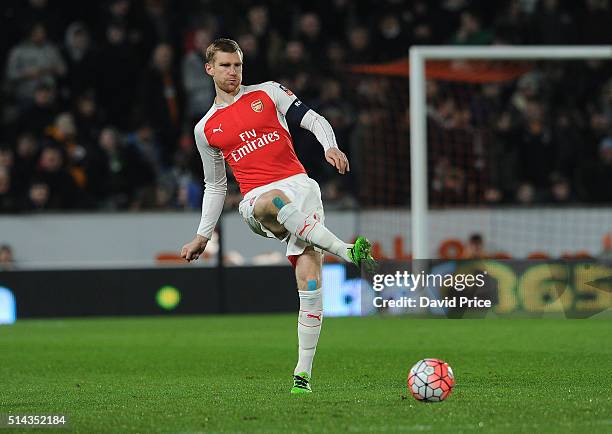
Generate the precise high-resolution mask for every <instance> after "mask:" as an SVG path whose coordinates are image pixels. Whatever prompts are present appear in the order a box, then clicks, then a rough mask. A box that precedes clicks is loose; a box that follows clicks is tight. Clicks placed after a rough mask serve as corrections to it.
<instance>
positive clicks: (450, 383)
mask: <svg viewBox="0 0 612 434" xmlns="http://www.w3.org/2000/svg"><path fill="white" fill-rule="evenodd" d="M454 386H455V377H454V375H453V370H452V369H451V367H450V366H448V363H446V362H445V361H443V360H440V359H423V360H419V361H418V362H416V364H415V365H414V366H413V367H412V369H410V372H409V373H408V390H409V391H410V393H411V394H412V396H413V397H414V399H416V400H418V401H425V402H437V401H444V400H445V399H446V398H448V396H449V395H450V394H451V392H452V390H453V387H454Z"/></svg>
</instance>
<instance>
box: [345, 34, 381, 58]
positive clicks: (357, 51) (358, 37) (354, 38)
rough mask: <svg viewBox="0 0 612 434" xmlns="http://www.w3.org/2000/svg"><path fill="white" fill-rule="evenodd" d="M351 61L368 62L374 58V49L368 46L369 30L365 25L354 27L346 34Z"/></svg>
mask: <svg viewBox="0 0 612 434" xmlns="http://www.w3.org/2000/svg"><path fill="white" fill-rule="evenodd" d="M348 42H349V53H348V58H349V59H351V63H370V62H374V61H375V60H376V57H375V56H376V55H375V53H374V50H373V49H372V47H371V46H370V43H371V40H370V32H369V31H368V29H367V28H365V27H354V28H352V29H351V30H349V34H348Z"/></svg>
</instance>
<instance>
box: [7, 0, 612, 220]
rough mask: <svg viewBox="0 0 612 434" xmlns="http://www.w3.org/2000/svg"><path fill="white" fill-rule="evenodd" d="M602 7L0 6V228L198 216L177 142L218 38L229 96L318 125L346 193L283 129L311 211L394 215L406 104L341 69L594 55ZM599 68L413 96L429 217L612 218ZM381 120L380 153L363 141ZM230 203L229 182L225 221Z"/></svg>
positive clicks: (589, 1)
mask: <svg viewBox="0 0 612 434" xmlns="http://www.w3.org/2000/svg"><path fill="white" fill-rule="evenodd" d="M610 3H611V2H610V1H609V0H584V1H582V0H581V1H575V2H561V1H558V0H539V1H538V0H507V1H503V2H502V1H499V2H490V1H487V0H444V1H439V2H432V1H425V0H414V1H402V0H386V1H374V0H371V1H359V2H354V1H349V0H330V1H308V2H306V1H296V2H286V1H282V0H269V1H267V2H264V3H262V2H251V1H246V0H242V1H240V0H239V1H232V2H218V1H212V0H184V1H172V2H171V1H168V0H142V1H138V0H109V1H101V2H94V3H90V2H78V1H68V0H66V1H62V0H56V1H53V0H27V1H23V0H6V1H3V2H2V6H1V14H2V15H1V17H0V20H1V25H2V28H3V29H5V32H4V35H5V37H3V38H2V39H1V41H0V60H1V62H2V65H4V76H3V87H2V93H3V98H2V100H3V103H2V106H1V110H2V111H1V118H0V122H1V126H2V133H1V137H0V212H1V213H10V212H23V211H25V212H27V211H37V210H57V209H62V210H66V209H108V210H114V209H130V210H139V209H199V208H200V206H201V195H202V173H201V172H202V169H201V163H200V159H199V155H198V154H197V150H196V148H195V146H194V144H193V126H194V124H195V122H197V120H198V119H199V118H200V117H201V116H202V115H203V114H204V113H206V111H207V110H208V108H209V107H210V104H211V103H212V100H213V97H214V88H213V87H212V81H211V80H210V79H209V78H208V77H207V76H206V75H205V73H204V70H203V63H202V55H201V54H202V49H203V48H205V47H206V46H207V45H208V44H209V43H210V42H211V41H212V40H213V39H214V38H216V37H219V36H226V37H232V38H234V39H236V40H237V41H238V42H239V44H240V45H241V47H242V49H243V51H244V63H245V72H244V83H245V84H251V83H257V82H261V81H267V80H275V81H279V82H281V83H283V84H285V85H286V86H288V87H290V88H291V89H292V90H293V91H294V92H295V93H296V94H297V95H299V96H300V97H301V99H302V100H304V101H305V102H306V103H307V104H308V105H309V106H310V107H312V108H313V109H315V110H317V111H318V112H319V113H321V114H322V115H324V116H326V117H327V118H328V119H329V120H330V122H331V123H332V125H333V126H334V129H335V131H336V134H337V136H338V142H339V144H340V146H341V147H342V148H343V149H344V150H345V151H346V152H347V154H348V155H349V158H350V159H351V161H352V163H351V166H352V167H353V168H354V170H353V171H352V172H351V174H350V175H349V176H347V177H342V178H341V177H337V176H334V174H333V170H332V168H331V167H328V165H327V164H326V163H325V160H324V159H323V157H322V151H321V149H320V146H319V145H318V144H317V142H316V139H315V138H314V137H313V136H312V135H310V134H309V133H308V132H307V131H305V130H300V129H299V128H298V129H292V133H293V137H294V139H295V146H296V151H297V153H298V155H299V157H300V159H301V161H302V162H303V164H304V165H305V167H306V169H307V171H308V172H309V174H310V175H311V176H312V177H313V178H315V179H317V180H318V181H320V183H321V185H322V190H323V194H324V200H326V205H329V206H330V207H331V206H336V207H352V206H356V205H357V204H360V205H407V204H408V203H409V190H408V189H409V187H408V180H409V175H408V169H409V163H408V161H409V145H408V137H409V136H408V130H409V119H408V116H407V111H406V110H407V99H406V101H405V103H404V106H403V107H402V106H401V104H400V105H397V106H395V108H397V107H401V110H399V111H400V113H399V115H397V114H396V115H390V114H389V113H388V111H389V110H392V109H394V106H393V105H389V104H387V103H386V102H387V100H388V98H389V96H388V94H386V93H385V91H386V92H393V88H392V83H393V82H392V80H398V79H397V78H395V79H391V78H386V77H384V76H383V77H381V76H375V77H373V76H359V75H355V74H353V73H350V72H349V71H348V69H347V65H349V64H357V63H382V62H389V61H393V60H397V59H399V58H403V57H406V52H407V48H408V47H409V46H410V45H412V44H612V26H610V24H609V23H611V22H612V7H611V5H610ZM611 67H612V62H602V61H589V62H583V63H581V64H579V65H578V64H573V63H572V64H568V63H563V64H556V65H551V64H546V65H536V66H535V67H534V68H533V69H532V70H530V72H529V73H527V74H525V75H524V76H523V77H521V78H520V79H519V80H516V81H514V82H512V83H511V84H505V85H504V84H490V85H482V86H480V85H479V86H475V87H473V88H471V90H467V91H466V90H463V91H461V90H457V89H455V88H453V85H448V84H445V83H439V82H432V83H430V85H428V89H427V92H428V96H429V100H428V101H429V108H428V109H429V110H428V112H429V118H430V122H429V125H430V130H431V133H430V135H431V136H432V137H433V138H432V141H433V143H434V146H433V148H432V149H431V152H430V155H431V156H432V162H431V167H430V173H431V176H432V182H431V186H430V191H431V197H432V200H433V201H434V203H437V204H441V205H449V204H465V203H468V204H486V203H504V204H532V203H549V204H553V203H554V204H568V203H574V202H577V201H579V202H581V203H602V202H608V203H610V202H612V189H610V188H609V186H610V185H612V129H611V127H612V80H611V79H610V77H612V70H611ZM403 80H404V83H403V84H402V85H401V86H402V87H403V88H405V89H407V87H408V84H407V80H406V79H403ZM385 84H386V85H385ZM405 96H407V94H406V95H405ZM385 110H386V111H387V112H385ZM393 116H395V117H393ZM389 117H393V119H394V121H393V122H392V125H389V128H388V130H387V131H383V132H382V134H383V135H385V137H386V142H388V143H389V144H385V145H384V146H385V147H382V145H381V144H380V143H379V142H378V141H377V140H379V139H380V137H381V136H380V135H379V134H375V133H373V132H372V131H374V132H376V131H380V128H381V125H386V124H385V122H379V120H380V119H381V118H389ZM483 126H486V128H483ZM377 128H378V130H377ZM445 137H447V138H448V140H445V139H444V138H445ZM435 143H442V144H443V145H440V146H438V147H437V148H436V146H435ZM449 143H450V144H451V145H448V144H449ZM449 146H450V147H451V148H452V149H450V148H449ZM387 147H391V148H392V149H387ZM381 150H382V151H384V154H383V155H379V156H378V157H373V154H376V153H377V152H378V153H380V152H381ZM391 157H393V158H391ZM372 161H380V164H377V165H376V167H372V164H371V162H372ZM230 178H231V177H230ZM388 191H391V192H392V193H391V194H387V193H385V194H381V192H388ZM239 200H240V194H239V192H238V189H237V186H236V185H235V184H233V183H230V187H229V192H228V199H227V201H226V206H227V207H236V206H237V204H238V202H239Z"/></svg>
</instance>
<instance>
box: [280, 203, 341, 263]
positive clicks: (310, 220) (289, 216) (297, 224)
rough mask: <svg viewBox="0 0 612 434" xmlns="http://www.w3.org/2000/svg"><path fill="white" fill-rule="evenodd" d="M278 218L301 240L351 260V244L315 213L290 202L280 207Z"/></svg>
mask: <svg viewBox="0 0 612 434" xmlns="http://www.w3.org/2000/svg"><path fill="white" fill-rule="evenodd" d="M276 219H277V220H278V222H279V223H280V224H281V225H283V226H285V229H287V230H288V231H289V232H291V233H292V234H293V235H295V236H296V237H298V238H299V239H300V240H302V241H305V242H307V243H308V244H311V245H313V246H315V247H318V248H320V249H322V250H325V251H326V252H329V253H332V254H334V255H336V256H339V257H341V258H342V259H344V260H345V261H347V262H351V258H349V256H348V249H350V248H351V244H347V243H345V242H344V241H342V240H341V239H339V238H338V237H337V236H335V235H334V234H332V233H331V232H330V231H329V229H327V228H326V227H325V226H323V224H322V223H321V222H319V221H318V220H317V219H316V218H315V216H314V215H313V214H311V215H306V214H305V213H303V212H302V211H300V210H299V209H297V208H296V207H295V205H293V204H292V203H288V204H286V205H285V206H283V207H282V208H281V209H280V211H279V212H278V216H277V217H276Z"/></svg>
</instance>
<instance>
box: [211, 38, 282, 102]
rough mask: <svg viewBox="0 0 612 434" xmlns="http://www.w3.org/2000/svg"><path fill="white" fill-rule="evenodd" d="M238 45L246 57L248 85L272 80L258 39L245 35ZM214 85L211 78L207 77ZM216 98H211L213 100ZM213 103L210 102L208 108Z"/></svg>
mask: <svg viewBox="0 0 612 434" xmlns="http://www.w3.org/2000/svg"><path fill="white" fill-rule="evenodd" d="M237 42H238V45H240V48H241V49H242V53H243V55H244V59H243V62H244V77H243V81H244V83H246V84H255V83H261V82H264V81H268V80H270V70H269V68H268V62H267V61H266V53H263V52H262V51H261V50H260V49H259V46H258V45H257V38H255V36H253V35H252V34H250V33H245V34H243V35H242V36H240V37H239V38H238V41H237ZM205 78H206V80H207V81H208V82H211V83H212V80H210V78H209V77H205ZM213 98H214V96H213V97H211V100H212V99H213ZM210 105H211V103H210V102H209V104H208V107H210Z"/></svg>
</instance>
